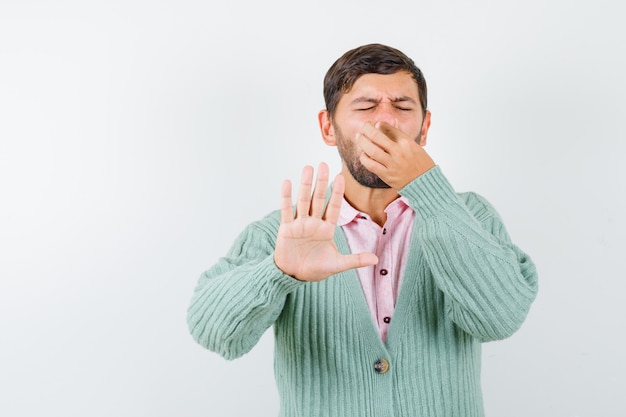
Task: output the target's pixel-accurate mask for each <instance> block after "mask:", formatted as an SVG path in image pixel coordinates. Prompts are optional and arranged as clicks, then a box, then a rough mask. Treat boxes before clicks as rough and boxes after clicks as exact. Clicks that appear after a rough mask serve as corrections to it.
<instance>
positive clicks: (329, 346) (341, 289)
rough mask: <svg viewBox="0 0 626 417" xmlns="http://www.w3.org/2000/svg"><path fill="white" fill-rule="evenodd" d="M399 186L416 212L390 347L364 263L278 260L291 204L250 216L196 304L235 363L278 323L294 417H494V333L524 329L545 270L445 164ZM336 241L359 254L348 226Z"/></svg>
mask: <svg viewBox="0 0 626 417" xmlns="http://www.w3.org/2000/svg"><path fill="white" fill-rule="evenodd" d="M400 194H401V195H403V196H405V197H406V198H407V199H408V201H409V203H410V205H411V207H412V208H413V209H414V210H415V211H416V213H417V215H416V219H415V225H414V228H413V236H412V242H411V250H410V256H409V259H408V260H407V265H406V270H405V274H404V278H403V283H402V287H401V290H400V292H399V295H398V300H397V303H396V310H395V312H394V315H393V319H392V321H391V325H390V328H389V333H388V336H387V341H386V343H383V341H382V340H381V338H380V336H379V334H378V331H377V330H376V326H375V324H374V322H373V320H372V317H371V314H370V312H369V309H368V306H367V303H366V301H365V298H364V296H363V291H362V290H361V287H360V283H359V279H358V276H357V274H356V271H354V270H351V271H347V272H344V273H340V274H337V275H335V276H332V277H330V278H328V279H327V280H324V281H322V282H319V283H305V282H300V281H298V280H296V279H294V278H292V277H290V276H287V275H285V274H283V273H282V272H281V271H280V270H279V269H278V268H277V267H276V265H275V264H274V262H273V248H274V243H275V237H276V233H277V230H278V227H279V224H280V214H279V212H274V213H271V214H270V215H268V216H267V217H265V218H264V219H262V220H260V221H257V222H255V223H252V224H250V225H249V226H248V227H247V228H246V229H245V230H244V231H243V232H242V233H241V235H240V236H239V237H238V238H237V239H236V241H235V242H234V244H233V246H232V248H231V249H230V251H229V252H228V254H227V255H226V256H225V257H223V258H221V259H220V260H219V261H218V262H217V264H216V265H214V266H213V267H212V268H211V269H209V270H208V271H206V272H205V273H204V274H202V276H201V277H200V279H199V282H198V284H197V287H196V289H195V291H194V294H193V298H192V300H191V303H190V306H189V310H188V324H189V329H190V332H191V335H192V336H193V338H194V339H195V340H196V341H197V342H198V343H199V344H201V345H202V346H204V347H206V348H208V349H210V350H211V351H214V352H217V353H219V354H220V355H222V356H223V357H224V358H226V359H234V358H237V357H240V356H242V355H244V354H245V353H247V352H249V351H250V350H251V349H252V348H253V347H254V345H255V344H256V343H257V342H258V340H259V338H260V337H261V336H262V335H263V333H264V332H265V331H266V330H267V329H268V328H269V327H270V326H274V334H275V360H274V370H275V378H276V383H277V386H278V392H279V395H280V415H281V416H284V417H296V416H302V417H309V416H323V417H335V416H336V417H350V416H354V417H370V416H371V417H385V416H424V417H454V416H459V417H475V416H482V415H483V403H482V394H481V387H480V360H481V350H480V346H481V342H486V341H492V340H497V339H503V338H506V337H508V336H510V335H511V334H513V333H514V332H515V331H516V330H517V329H518V328H519V327H520V326H521V324H522V322H523V321H524V319H525V318H526V315H527V313H528V310H529V308H530V305H531V303H532V301H533V300H534V298H535V296H536V292H537V275H536V270H535V266H534V264H533V262H532V261H531V260H530V258H529V257H528V256H527V255H526V254H525V253H524V252H522V251H521V250H520V249H519V248H517V247H516V246H514V245H513V244H512V243H511V241H510V239H509V236H508V235H507V233H506V231H505V228H504V226H503V224H502V222H501V220H500V218H499V216H498V215H497V213H496V212H495V211H494V209H493V208H492V207H491V206H490V205H489V204H488V203H487V202H486V201H485V200H484V199H483V198H481V197H480V196H478V195H477V194H474V193H463V194H457V193H455V192H454V190H453V189H452V187H451V186H450V184H449V182H448V181H447V180H446V178H445V177H444V176H443V174H442V173H441V170H440V168H439V167H438V166H437V167H435V168H433V169H431V170H430V171H428V172H426V173H425V174H423V175H422V176H420V177H419V178H417V179H416V180H414V181H412V182H411V183H410V184H408V185H407V186H406V187H404V188H403V189H402V190H401V191H400ZM335 241H336V245H337V247H338V249H339V250H340V251H341V252H343V253H348V252H349V249H348V245H347V242H346V239H345V237H344V235H343V233H342V231H341V229H340V228H337V231H336V234H335ZM381 360H384V363H385V365H387V364H388V367H387V366H383V367H381V366H380V364H381ZM381 368H382V369H381ZM385 371H386V372H385Z"/></svg>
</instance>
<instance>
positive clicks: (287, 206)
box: [280, 180, 293, 223]
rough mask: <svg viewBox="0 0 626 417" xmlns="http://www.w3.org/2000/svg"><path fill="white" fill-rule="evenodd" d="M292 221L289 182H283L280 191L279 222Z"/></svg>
mask: <svg viewBox="0 0 626 417" xmlns="http://www.w3.org/2000/svg"><path fill="white" fill-rule="evenodd" d="M292 221H293V204H292V201H291V181H289V180H285V181H283V184H282V187H281V190H280V222H281V223H289V222H292Z"/></svg>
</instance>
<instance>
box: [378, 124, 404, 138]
mask: <svg viewBox="0 0 626 417" xmlns="http://www.w3.org/2000/svg"><path fill="white" fill-rule="evenodd" d="M375 127H376V128H377V129H378V130H380V131H381V132H382V133H383V134H384V135H385V136H386V137H387V138H389V139H391V140H392V141H394V142H398V140H400V139H402V138H403V137H404V136H406V135H404V132H403V131H401V130H400V129H398V128H397V127H395V126H392V125H390V124H389V123H386V122H378V123H376V125H375Z"/></svg>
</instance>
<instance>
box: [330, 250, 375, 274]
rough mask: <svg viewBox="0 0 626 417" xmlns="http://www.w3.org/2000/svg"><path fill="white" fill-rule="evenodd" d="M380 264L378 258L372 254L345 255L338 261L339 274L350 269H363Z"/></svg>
mask: <svg viewBox="0 0 626 417" xmlns="http://www.w3.org/2000/svg"><path fill="white" fill-rule="evenodd" d="M377 263H378V256H376V255H374V254H373V253H370V252H362V253H354V254H350V255H343V256H342V257H341V258H339V260H338V265H337V269H338V272H343V271H347V270H349V269H356V268H363V267H364V266H372V265H376V264H377Z"/></svg>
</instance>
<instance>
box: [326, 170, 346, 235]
mask: <svg viewBox="0 0 626 417" xmlns="http://www.w3.org/2000/svg"><path fill="white" fill-rule="evenodd" d="M345 186H346V184H345V179H344V178H343V175H341V174H339V175H337V177H335V181H333V189H332V192H331V194H330V199H329V200H328V206H326V211H325V213H324V220H326V221H328V222H329V223H331V224H333V225H336V224H337V219H338V218H339V212H340V211H341V204H342V203H343V192H344V190H345Z"/></svg>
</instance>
